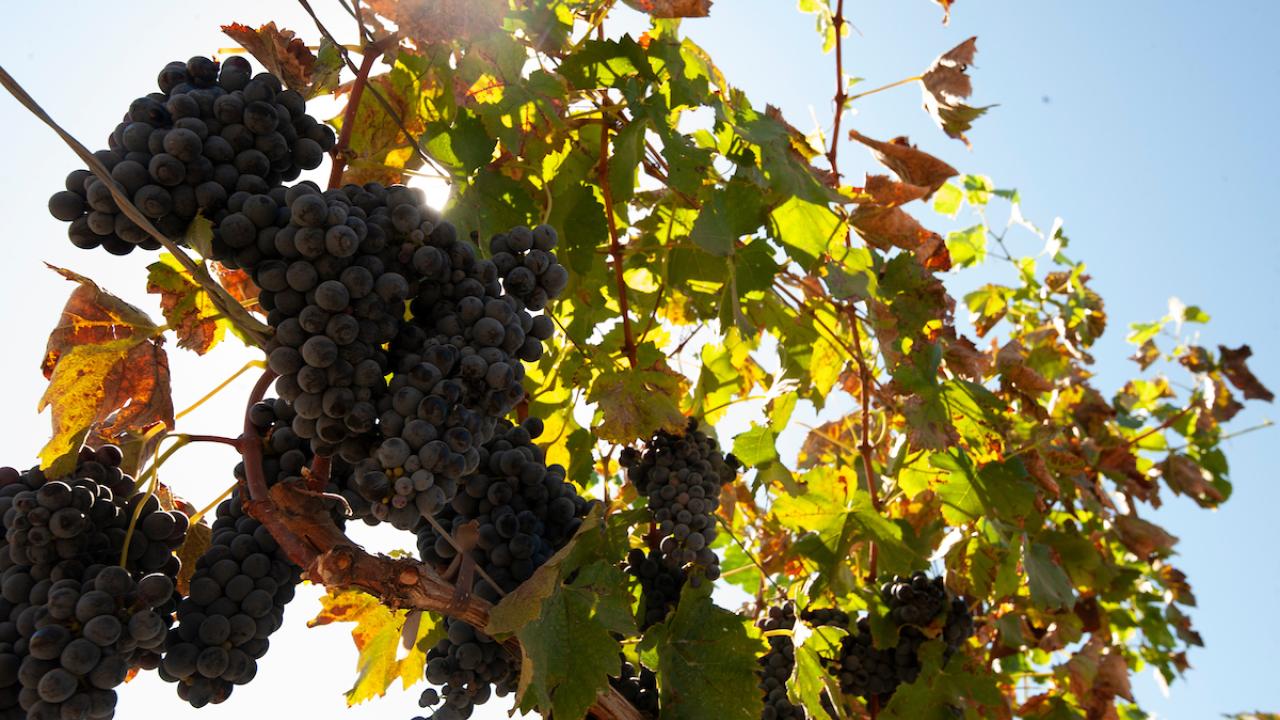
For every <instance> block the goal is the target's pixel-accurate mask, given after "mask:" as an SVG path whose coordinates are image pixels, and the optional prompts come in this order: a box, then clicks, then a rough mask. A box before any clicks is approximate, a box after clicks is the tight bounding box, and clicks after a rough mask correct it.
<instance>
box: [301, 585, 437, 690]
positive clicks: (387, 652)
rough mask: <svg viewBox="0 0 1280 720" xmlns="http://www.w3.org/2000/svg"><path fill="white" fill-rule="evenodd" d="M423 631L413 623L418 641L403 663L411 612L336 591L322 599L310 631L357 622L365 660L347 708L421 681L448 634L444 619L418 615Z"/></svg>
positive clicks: (356, 633) (361, 658)
mask: <svg viewBox="0 0 1280 720" xmlns="http://www.w3.org/2000/svg"><path fill="white" fill-rule="evenodd" d="M414 613H415V615H416V618H415V619H416V621H417V627H416V629H414V628H413V627H412V625H413V624H412V623H410V630H412V635H413V637H412V638H411V640H410V642H409V643H408V644H409V646H410V648H409V651H408V652H407V653H406V654H405V656H404V657H400V640H401V638H402V636H403V635H404V634H405V631H406V630H405V628H406V624H405V621H406V619H407V618H408V617H409V614H410V613H409V611H406V610H391V609H389V608H388V607H387V606H385V605H383V604H382V603H381V602H379V600H378V599H377V598H375V597H373V596H372V595H369V594H367V593H363V592H360V591H359V590H334V589H332V588H331V589H330V590H329V591H328V592H327V593H326V594H325V595H324V597H322V598H320V613H319V614H318V615H316V616H315V618H314V619H312V620H311V621H310V622H308V623H307V627H318V626H320V625H328V624H330V623H335V622H351V623H355V624H356V626H355V627H354V628H352V630H351V639H352V640H354V641H355V644H356V650H357V651H358V652H359V654H360V656H359V659H358V660H357V661H356V670H357V673H358V674H357V677H356V684H355V685H354V686H353V687H352V688H351V689H350V690H348V691H347V693H346V695H347V705H348V706H352V705H359V704H360V703H362V702H365V701H366V700H372V699H374V698H379V697H382V696H383V695H386V694H387V690H388V689H389V688H390V687H391V684H392V683H393V682H395V681H396V679H397V678H398V679H399V680H400V682H401V684H402V685H403V686H404V687H405V688H406V689H407V688H409V687H412V686H413V685H414V684H415V683H417V682H418V681H420V680H421V679H422V677H423V670H424V668H425V667H426V661H427V660H426V656H427V651H428V650H429V649H431V647H432V646H433V645H435V642H436V639H437V636H439V635H440V633H442V632H443V630H444V623H442V622H440V618H438V617H436V616H433V615H427V614H423V613H420V612H418V611H414Z"/></svg>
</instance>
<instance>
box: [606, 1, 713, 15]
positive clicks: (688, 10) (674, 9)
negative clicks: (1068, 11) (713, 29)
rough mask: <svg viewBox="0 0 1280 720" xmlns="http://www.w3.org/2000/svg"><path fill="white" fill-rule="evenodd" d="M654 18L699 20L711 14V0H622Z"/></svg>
mask: <svg viewBox="0 0 1280 720" xmlns="http://www.w3.org/2000/svg"><path fill="white" fill-rule="evenodd" d="M623 2H625V3H626V4H627V5H630V6H631V7H632V8H634V9H636V10H639V11H640V12H642V13H648V14H649V15H652V16H653V17H656V18H699V17H707V16H708V15H710V14H711V0H623Z"/></svg>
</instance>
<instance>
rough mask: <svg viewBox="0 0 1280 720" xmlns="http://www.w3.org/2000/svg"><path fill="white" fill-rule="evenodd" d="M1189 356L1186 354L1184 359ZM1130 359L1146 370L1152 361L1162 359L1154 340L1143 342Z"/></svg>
mask: <svg viewBox="0 0 1280 720" xmlns="http://www.w3.org/2000/svg"><path fill="white" fill-rule="evenodd" d="M1201 350H1203V349H1201ZM1187 357H1188V356H1186V355H1184V356H1183V359H1184V360H1185V359H1186V358H1187ZM1129 359H1130V360H1132V361H1134V362H1136V363H1138V367H1140V368H1142V369H1143V370H1146V369H1147V368H1149V367H1151V363H1153V362H1155V361H1156V360H1159V359H1160V348H1158V347H1156V344H1155V342H1154V341H1152V340H1148V341H1146V342H1144V343H1142V345H1141V346H1140V347H1139V348H1138V349H1137V350H1135V351H1134V353H1133V355H1130V356H1129Z"/></svg>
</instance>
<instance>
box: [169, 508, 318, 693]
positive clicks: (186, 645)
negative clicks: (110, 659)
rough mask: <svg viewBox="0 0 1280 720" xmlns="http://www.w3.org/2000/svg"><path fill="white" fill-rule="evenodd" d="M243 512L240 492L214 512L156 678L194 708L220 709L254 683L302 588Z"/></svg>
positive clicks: (273, 544) (272, 544)
mask: <svg viewBox="0 0 1280 720" xmlns="http://www.w3.org/2000/svg"><path fill="white" fill-rule="evenodd" d="M241 505H242V503H241V497H240V493H239V491H238V490H237V491H235V492H233V493H232V494H231V497H230V498H228V499H226V500H224V501H223V502H222V503H220V504H219V505H218V508H217V517H216V519H215V520H214V522H213V536H212V540H211V544H210V546H209V548H208V550H206V551H205V553H204V554H203V555H201V556H200V558H199V560H197V561H196V571H195V574H194V575H193V576H192V578H191V586H190V592H189V594H188V595H187V597H185V598H183V599H182V601H181V602H180V603H179V604H178V624H177V626H176V627H175V628H174V629H173V630H171V631H170V634H169V641H168V650H167V652H166V653H165V655H164V661H163V663H162V664H161V665H160V677H161V678H162V679H164V680H166V681H168V682H176V683H178V696H179V697H181V698H182V699H183V700H186V701H187V702H188V703H190V704H191V705H192V706H194V707H203V706H204V705H207V704H209V703H219V702H222V701H223V700H225V699H226V698H227V696H229V695H230V694H231V690H232V688H233V687H234V686H235V685H243V684H245V683H247V682H249V681H250V680H252V679H253V677H254V676H255V675H256V674H257V669H258V668H257V660H258V659H260V658H261V657H262V656H263V655H264V654H266V652H267V647H268V645H269V641H268V639H267V638H269V637H270V636H271V634H272V633H274V632H275V631H276V630H277V629H279V628H280V625H281V623H282V621H283V618H284V606H285V605H286V604H287V603H288V602H289V601H290V600H292V599H293V594H294V589H295V587H296V586H297V584H298V582H299V581H300V574H299V570H298V568H297V567H296V566H294V565H293V564H292V563H290V562H289V560H288V559H287V558H286V557H284V555H283V553H281V552H280V551H279V546H278V545H277V544H276V542H275V540H274V539H273V538H272V537H271V533H269V532H268V531H267V529H266V528H265V527H263V526H262V525H261V524H260V523H258V521H257V520H254V519H253V518H251V517H249V516H248V515H247V514H245V512H244V510H243V508H242V506H241Z"/></svg>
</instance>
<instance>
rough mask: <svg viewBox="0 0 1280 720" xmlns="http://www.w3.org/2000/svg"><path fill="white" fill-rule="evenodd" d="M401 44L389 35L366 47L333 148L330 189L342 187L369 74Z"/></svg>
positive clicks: (395, 36) (396, 37) (397, 39)
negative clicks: (389, 49)
mask: <svg viewBox="0 0 1280 720" xmlns="http://www.w3.org/2000/svg"><path fill="white" fill-rule="evenodd" d="M398 42H400V38H399V36H397V35H394V34H393V35H388V36H387V37H384V38H382V39H381V40H378V41H377V42H374V43H371V44H369V45H366V46H365V48H364V51H363V53H364V56H363V57H362V58H361V59H360V67H359V68H358V69H357V70H356V79H355V80H354V81H352V83H351V94H350V96H349V97H348V98H347V108H346V110H344V111H343V113H342V129H341V130H340V131H339V132H338V142H337V144H336V145H334V146H333V150H332V151H331V152H332V155H333V167H331V168H330V169H329V189H330V190H332V189H334V188H337V187H339V186H341V184H342V173H343V171H344V170H346V168H347V148H348V146H349V145H350V144H351V132H352V129H353V128H355V125H356V111H357V110H359V109H360V99H361V98H362V97H363V96H364V89H365V87H366V86H367V85H368V84H369V72H370V71H371V70H373V63H374V61H376V60H377V59H378V58H379V57H380V56H381V55H382V51H383V50H385V49H386V48H387V47H389V46H390V45H392V44H394V43H398Z"/></svg>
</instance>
